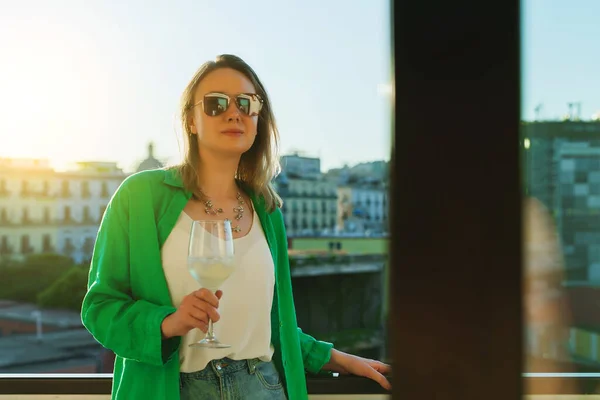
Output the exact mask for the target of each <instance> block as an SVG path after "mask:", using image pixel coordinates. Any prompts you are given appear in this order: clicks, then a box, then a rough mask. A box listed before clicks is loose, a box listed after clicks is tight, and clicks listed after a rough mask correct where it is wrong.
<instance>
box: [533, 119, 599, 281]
mask: <svg viewBox="0 0 600 400" xmlns="http://www.w3.org/2000/svg"><path fill="white" fill-rule="evenodd" d="M522 129H523V130H522V132H523V135H522V136H523V143H522V145H523V150H524V152H523V153H524V155H523V165H524V169H525V171H524V172H525V174H524V175H525V176H524V184H525V194H526V195H527V196H530V197H534V198H537V199H538V200H540V201H541V202H542V203H543V204H544V205H545V206H546V207H547V208H548V209H549V210H550V212H551V214H552V216H553V217H554V219H555V223H556V226H557V230H558V233H559V236H560V240H561V243H562V247H563V251H564V256H565V264H566V276H567V280H569V281H590V282H598V281H600V122H599V121H562V122H558V121H556V122H554V121H552V122H550V121H549V122H533V123H526V124H524V125H523V127H522Z"/></svg>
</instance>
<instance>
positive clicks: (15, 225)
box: [0, 158, 126, 263]
mask: <svg viewBox="0 0 600 400" xmlns="http://www.w3.org/2000/svg"><path fill="white" fill-rule="evenodd" d="M125 177H126V174H125V173H124V172H123V171H122V170H121V169H119V168H118V167H117V165H116V164H115V163H110V162H81V163H77V164H76V166H75V167H74V168H73V169H70V170H67V171H64V172H58V171H55V170H53V169H52V168H51V167H50V165H49V163H48V161H46V160H35V159H31V160H29V159H6V158H5V159H0V257H9V258H12V259H17V260H21V259H23V258H25V257H26V256H27V255H29V254H33V253H59V254H64V255H67V256H70V257H71V258H73V260H74V261H75V262H78V263H79V262H84V261H86V260H88V259H89V258H90V257H91V253H92V250H93V247H94V241H95V238H96V234H97V230H98V226H99V223H100V220H101V218H102V215H103V213H104V210H105V208H106V205H107V204H108V202H109V200H110V198H111V196H112V195H113V193H114V192H115V191H116V189H117V188H118V186H119V185H120V184H121V182H122V181H123V179H125Z"/></svg>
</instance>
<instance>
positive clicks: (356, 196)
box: [337, 183, 388, 235]
mask: <svg viewBox="0 0 600 400" xmlns="http://www.w3.org/2000/svg"><path fill="white" fill-rule="evenodd" d="M337 193H338V194H337V199H338V205H337V212H338V213H337V230H338V232H340V233H346V234H357V235H383V234H387V231H388V226H387V225H388V190H387V187H386V186H385V185H383V184H381V183H372V184H369V183H354V184H346V185H342V186H339V187H338V189H337Z"/></svg>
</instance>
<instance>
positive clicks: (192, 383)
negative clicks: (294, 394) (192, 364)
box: [179, 358, 286, 400]
mask: <svg viewBox="0 0 600 400" xmlns="http://www.w3.org/2000/svg"><path fill="white" fill-rule="evenodd" d="M179 388H180V391H181V400H286V396H285V392H284V390H283V384H282V382H281V379H280V378H279V374H278V373H277V370H276V369H275V365H274V364H273V363H272V362H264V361H260V360H259V359H258V358H255V359H252V360H241V361H236V360H231V359H229V358H223V359H221V360H213V361H211V362H210V363H208V365H207V366H206V368H204V369H203V370H202V371H197V372H189V373H187V372H182V373H181V374H180V383H179Z"/></svg>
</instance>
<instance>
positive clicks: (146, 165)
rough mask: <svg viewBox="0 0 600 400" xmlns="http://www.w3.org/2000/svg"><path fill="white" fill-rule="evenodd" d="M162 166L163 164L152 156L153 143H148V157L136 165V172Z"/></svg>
mask: <svg viewBox="0 0 600 400" xmlns="http://www.w3.org/2000/svg"><path fill="white" fill-rule="evenodd" d="M162 167H164V164H163V163H162V162H161V161H159V160H157V159H156V158H155V157H154V143H152V142H150V143H148V157H146V159H145V160H143V161H142V162H141V163H140V164H139V165H138V167H137V170H136V172H141V171H146V170H149V169H158V168H162Z"/></svg>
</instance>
